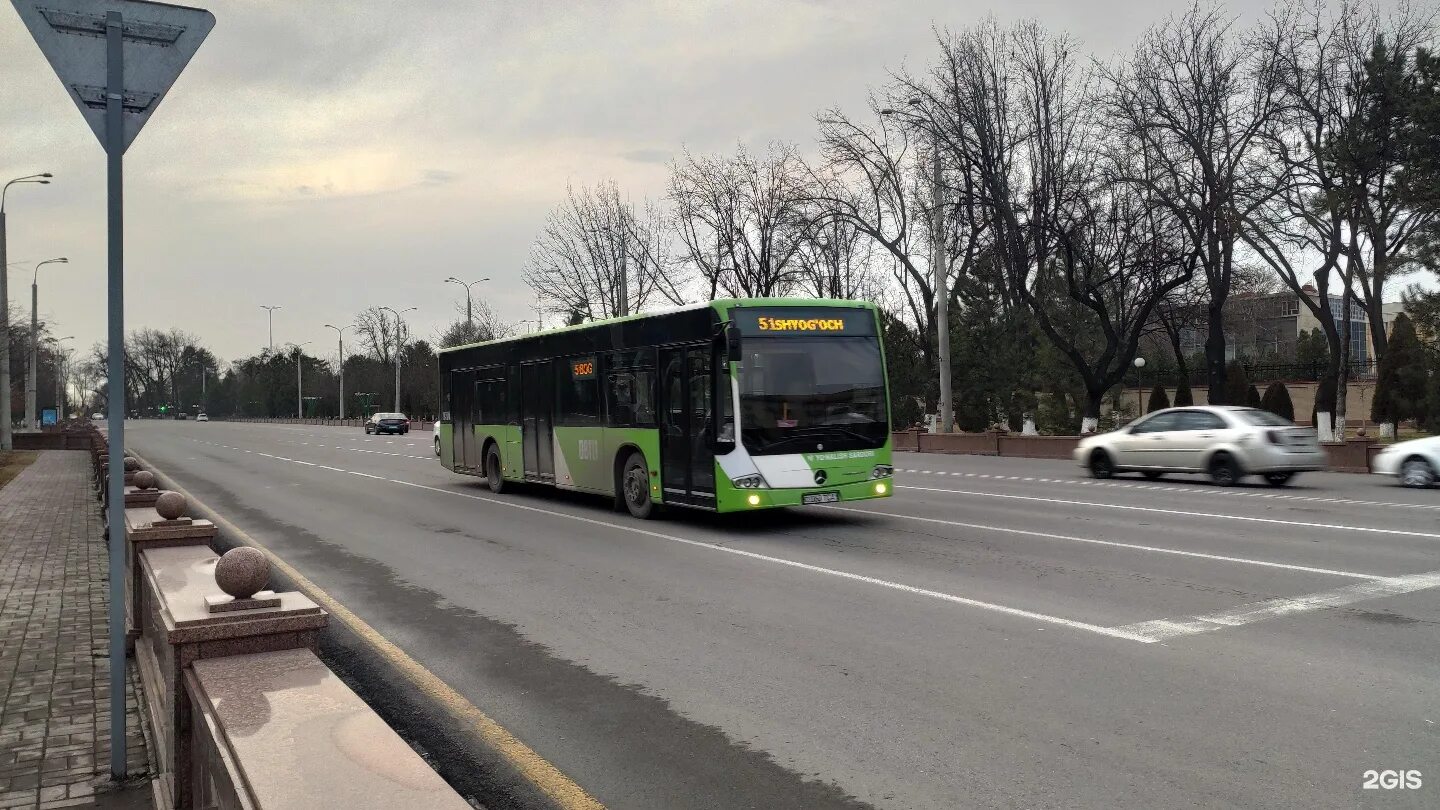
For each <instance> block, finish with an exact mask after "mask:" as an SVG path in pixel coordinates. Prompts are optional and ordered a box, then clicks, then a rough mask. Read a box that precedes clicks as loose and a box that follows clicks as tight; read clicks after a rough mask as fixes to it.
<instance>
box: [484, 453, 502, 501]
mask: <svg viewBox="0 0 1440 810" xmlns="http://www.w3.org/2000/svg"><path fill="white" fill-rule="evenodd" d="M485 483H486V484H488V485H489V486H490V491H491V492H493V493H495V494H496V495H499V494H500V493H502V492H504V491H505V472H504V470H503V469H502V468H501V467H500V450H499V448H497V447H496V446H495V445H493V444H492V445H490V452H488V453H486V454H485Z"/></svg>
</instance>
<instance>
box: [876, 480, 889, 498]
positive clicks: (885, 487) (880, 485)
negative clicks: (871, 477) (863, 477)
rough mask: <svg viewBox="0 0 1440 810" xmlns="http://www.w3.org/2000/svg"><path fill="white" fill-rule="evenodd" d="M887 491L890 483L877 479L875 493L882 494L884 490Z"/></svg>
mask: <svg viewBox="0 0 1440 810" xmlns="http://www.w3.org/2000/svg"><path fill="white" fill-rule="evenodd" d="M889 491H890V485H889V484H887V483H885V482H884V481H879V482H877V483H876V484H875V494H876V495H884V494H885V493H886V492H889Z"/></svg>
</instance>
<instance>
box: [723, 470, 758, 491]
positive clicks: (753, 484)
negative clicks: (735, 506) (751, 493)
mask: <svg viewBox="0 0 1440 810" xmlns="http://www.w3.org/2000/svg"><path fill="white" fill-rule="evenodd" d="M730 483H731V484H734V485H735V488H736V489H759V488H760V487H763V486H765V479H764V478H762V477H761V476H760V475H759V474H758V473H757V474H755V475H742V476H740V477H739V478H732V479H730Z"/></svg>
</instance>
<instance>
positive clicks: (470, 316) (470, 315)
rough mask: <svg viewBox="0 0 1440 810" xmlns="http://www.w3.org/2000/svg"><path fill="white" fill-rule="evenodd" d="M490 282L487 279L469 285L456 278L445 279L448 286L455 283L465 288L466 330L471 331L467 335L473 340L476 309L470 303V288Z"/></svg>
mask: <svg viewBox="0 0 1440 810" xmlns="http://www.w3.org/2000/svg"><path fill="white" fill-rule="evenodd" d="M489 280H490V279H489V278H488V277H487V278H482V279H480V280H479V281H471V282H468V283H467V282H464V281H461V280H460V279H458V278H455V277H454V276H451V277H449V278H447V279H445V282H446V283H447V284H448V283H450V282H454V283H456V284H459V285H460V286H461V287H464V288H465V328H466V329H467V330H468V331H469V334H468V335H466V337H468V338H470V339H472V340H473V339H474V338H475V307H474V306H473V305H472V304H471V301H470V288H471V287H474V286H475V285H476V284H484V283H485V282H487V281H489Z"/></svg>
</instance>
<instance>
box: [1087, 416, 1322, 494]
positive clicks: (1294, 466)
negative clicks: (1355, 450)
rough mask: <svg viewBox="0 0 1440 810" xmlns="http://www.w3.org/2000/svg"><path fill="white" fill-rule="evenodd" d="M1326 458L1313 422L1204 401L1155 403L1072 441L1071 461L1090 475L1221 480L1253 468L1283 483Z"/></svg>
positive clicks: (1233, 480)
mask: <svg viewBox="0 0 1440 810" xmlns="http://www.w3.org/2000/svg"><path fill="white" fill-rule="evenodd" d="M1325 460H1326V458H1325V450H1324V449H1323V448H1321V447H1320V442H1319V440H1318V439H1317V438H1316V436H1315V431H1313V430H1310V429H1308V428H1302V427H1296V426H1295V425H1294V424H1293V423H1291V422H1289V421H1288V420H1285V419H1283V418H1281V417H1279V416H1276V415H1275V414H1273V413H1270V412H1269V411H1262V410H1257V409H1255V408H1236V407H1226V406H1210V405H1199V406H1194V407H1187V408H1167V409H1165V410H1163V411H1156V412H1155V413H1152V414H1149V415H1147V416H1145V417H1142V418H1140V419H1137V420H1135V421H1134V422H1131V423H1130V424H1128V425H1126V426H1125V427H1123V428H1121V429H1119V430H1116V431H1112V432H1110V433H1102V434H1099V435H1095V436H1088V437H1086V438H1084V439H1082V440H1081V441H1080V443H1079V445H1077V446H1076V448H1075V461H1077V462H1078V463H1079V464H1080V466H1082V467H1085V468H1086V469H1088V470H1089V471H1090V474H1091V475H1093V476H1095V477H1096V478H1109V477H1111V476H1113V475H1115V474H1116V473H1119V472H1130V471H1134V472H1138V473H1141V474H1143V475H1144V476H1145V477H1146V478H1149V479H1152V480H1153V479H1156V478H1159V477H1160V476H1162V475H1164V474H1166V473H1206V474H1208V475H1209V476H1210V478H1211V480H1213V481H1214V482H1215V483H1217V484H1219V485H1221V486H1231V485H1232V484H1235V483H1236V482H1238V481H1239V480H1240V479H1241V478H1244V477H1245V476H1247V475H1252V474H1253V475H1259V476H1261V477H1263V478H1264V479H1265V481H1266V482H1267V483H1269V484H1270V485H1271V486H1276V487H1282V486H1285V484H1287V483H1289V481H1290V479H1291V478H1294V477H1295V475H1296V473H1301V472H1305V471H1308V470H1321V469H1324V468H1325Z"/></svg>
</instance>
